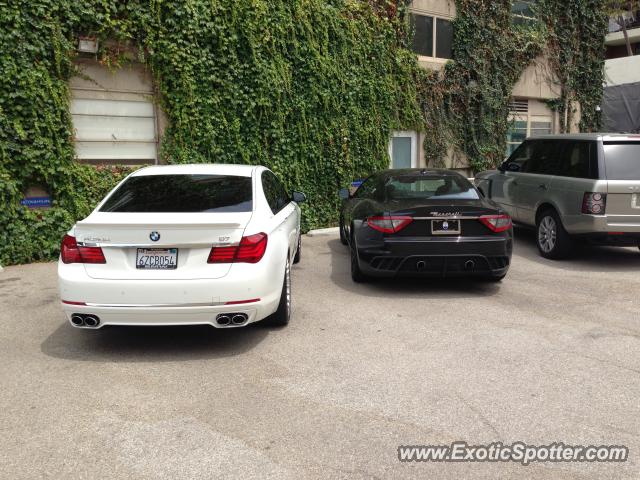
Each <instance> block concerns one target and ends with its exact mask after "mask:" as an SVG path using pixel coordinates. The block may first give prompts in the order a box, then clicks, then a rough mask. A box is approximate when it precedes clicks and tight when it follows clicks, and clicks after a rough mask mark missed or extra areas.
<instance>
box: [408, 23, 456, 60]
mask: <svg viewBox="0 0 640 480" xmlns="http://www.w3.org/2000/svg"><path fill="white" fill-rule="evenodd" d="M411 27H412V30H413V32H414V33H413V51H414V52H416V53H417V54H418V55H421V56H423V57H432V58H444V59H450V58H453V51H452V50H453V24H452V23H451V20H447V19H445V18H440V17H434V16H432V15H419V14H412V15H411Z"/></svg>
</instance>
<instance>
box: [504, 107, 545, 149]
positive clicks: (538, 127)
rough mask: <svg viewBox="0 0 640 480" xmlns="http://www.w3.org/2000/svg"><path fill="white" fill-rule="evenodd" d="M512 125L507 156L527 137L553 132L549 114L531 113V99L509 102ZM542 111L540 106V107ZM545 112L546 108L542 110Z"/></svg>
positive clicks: (509, 131)
mask: <svg viewBox="0 0 640 480" xmlns="http://www.w3.org/2000/svg"><path fill="white" fill-rule="evenodd" d="M509 110H510V114H509V118H510V120H511V125H510V127H509V130H508V131H507V152H506V153H507V156H509V155H511V154H512V153H513V152H514V151H515V149H516V148H518V146H519V145H520V144H521V143H522V142H523V141H524V140H525V138H527V137H535V136H538V135H548V134H551V133H553V121H552V117H551V114H549V115H532V114H530V113H529V100H527V99H521V100H513V101H512V102H511V103H510V104H509ZM538 111H540V108H538ZM542 112H544V110H542Z"/></svg>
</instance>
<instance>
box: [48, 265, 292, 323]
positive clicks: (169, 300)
mask: <svg viewBox="0 0 640 480" xmlns="http://www.w3.org/2000/svg"><path fill="white" fill-rule="evenodd" d="M235 267H238V268H235ZM256 267H257V268H256ZM283 276H284V269H283V271H282V272H277V271H272V270H271V269H269V268H264V266H262V265H260V264H255V265H253V264H238V265H234V268H232V269H231V271H230V272H229V273H228V274H227V275H226V276H225V277H223V278H220V279H197V280H109V279H95V278H91V277H89V276H88V275H87V274H86V272H85V270H84V268H83V265H82V264H63V263H61V262H60V263H59V264H58V284H59V289H60V298H61V299H62V301H63V303H62V308H63V310H64V313H65V315H66V316H67V319H68V320H69V321H70V322H71V316H72V315H73V314H74V313H77V314H81V315H95V316H97V317H99V319H100V323H99V325H98V328H100V327H102V326H105V325H199V324H208V325H212V326H214V327H219V325H218V324H217V323H216V317H217V316H218V315H219V314H222V313H244V314H246V315H247V321H246V322H245V323H244V325H246V324H249V323H252V322H257V321H259V320H262V319H263V318H266V317H268V316H269V315H271V314H272V313H274V312H275V311H276V309H277V307H278V303H279V301H280V295H281V293H282V278H283ZM256 299H258V300H257V301H251V302H250V303H234V304H228V303H229V302H246V301H248V300H256ZM65 301H66V302H76V303H80V304H78V305H76V304H69V303H64V302H65ZM72 325H73V323H72ZM74 326H75V325H74Z"/></svg>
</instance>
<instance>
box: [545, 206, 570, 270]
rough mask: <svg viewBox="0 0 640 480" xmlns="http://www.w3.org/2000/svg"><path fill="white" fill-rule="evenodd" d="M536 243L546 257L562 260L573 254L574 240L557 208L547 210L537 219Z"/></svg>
mask: <svg viewBox="0 0 640 480" xmlns="http://www.w3.org/2000/svg"><path fill="white" fill-rule="evenodd" d="M536 244H537V245H538V251H539V252H540V255H542V256H543V257H544V258H550V259H552V260H560V259H563V258H567V257H568V256H569V255H570V254H571V249H572V247H573V241H572V240H571V236H569V233H567V231H566V230H565V229H564V227H563V226H562V221H561V220H560V216H559V215H558V213H557V212H556V211H555V210H552V209H549V210H545V211H543V212H542V213H540V214H539V215H538V218H537V219H536Z"/></svg>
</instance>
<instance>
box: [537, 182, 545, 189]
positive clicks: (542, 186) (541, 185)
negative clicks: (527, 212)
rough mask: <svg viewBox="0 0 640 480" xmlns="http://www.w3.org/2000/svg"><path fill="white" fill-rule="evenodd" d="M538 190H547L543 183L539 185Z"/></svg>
mask: <svg viewBox="0 0 640 480" xmlns="http://www.w3.org/2000/svg"><path fill="white" fill-rule="evenodd" d="M538 188H539V189H540V190H546V189H547V186H546V185H545V184H544V183H541V184H540V185H538Z"/></svg>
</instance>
